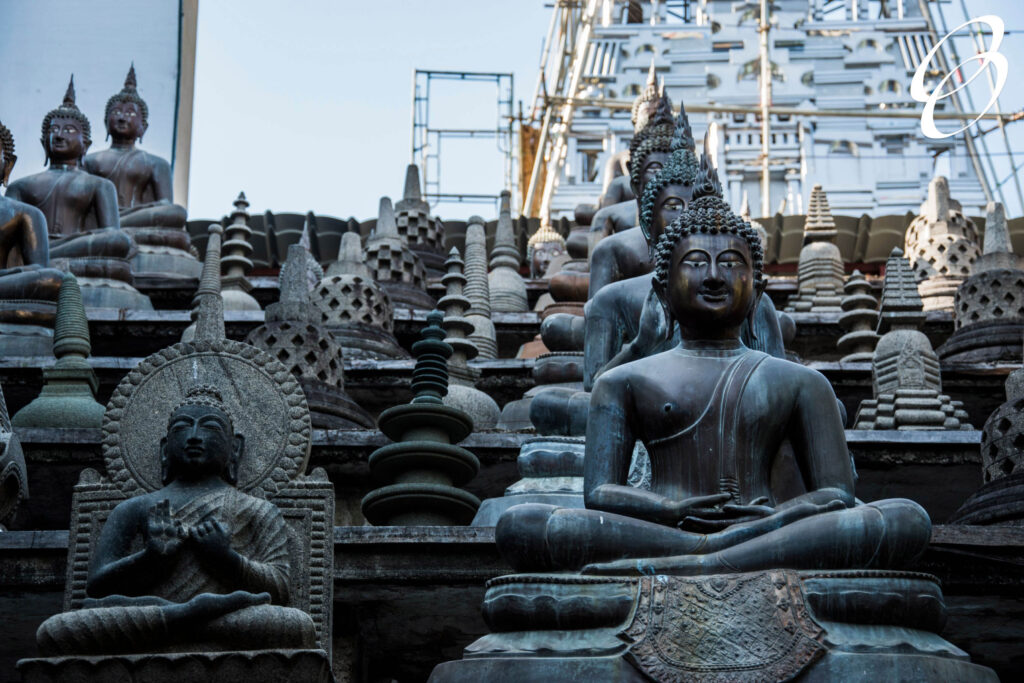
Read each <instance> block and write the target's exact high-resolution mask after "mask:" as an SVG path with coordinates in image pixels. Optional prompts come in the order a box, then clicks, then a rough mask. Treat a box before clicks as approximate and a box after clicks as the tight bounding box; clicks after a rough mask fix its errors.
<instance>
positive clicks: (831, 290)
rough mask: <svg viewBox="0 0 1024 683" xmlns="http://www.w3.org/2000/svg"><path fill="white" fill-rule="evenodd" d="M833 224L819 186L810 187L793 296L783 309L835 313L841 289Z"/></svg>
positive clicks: (840, 261) (841, 278)
mask: <svg viewBox="0 0 1024 683" xmlns="http://www.w3.org/2000/svg"><path fill="white" fill-rule="evenodd" d="M835 239H836V223H835V220H833V218H832V210H831V209H830V208H829V205H828V197H827V196H826V195H825V191H824V190H822V189H821V185H815V186H814V188H813V189H812V190H811V197H810V201H809V202H808V207H807V220H806V222H805V223H804V246H803V248H802V249H801V250H800V261H799V264H798V266H797V295H796V297H794V298H793V299H791V300H790V302H789V304H788V305H787V306H786V311H789V312H800V313H809V312H814V313H838V312H839V311H841V310H843V309H842V307H841V303H842V296H841V292H842V291H843V256H842V254H840V253H839V247H837V246H836V245H835Z"/></svg>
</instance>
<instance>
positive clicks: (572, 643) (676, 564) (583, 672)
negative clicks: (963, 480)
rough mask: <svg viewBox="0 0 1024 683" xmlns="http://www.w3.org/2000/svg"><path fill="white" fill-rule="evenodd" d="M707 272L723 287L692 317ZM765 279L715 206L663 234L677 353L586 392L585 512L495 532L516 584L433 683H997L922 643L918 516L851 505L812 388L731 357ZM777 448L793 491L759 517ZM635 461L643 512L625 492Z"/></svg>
mask: <svg viewBox="0 0 1024 683" xmlns="http://www.w3.org/2000/svg"><path fill="white" fill-rule="evenodd" d="M698 212H699V213H701V214H702V215H703V216H704V217H705V218H706V219H707V220H697V219H696V217H695V214H697V213H698ZM708 262H713V263H717V264H719V265H720V268H719V270H718V274H717V276H716V278H715V280H716V281H719V282H718V284H715V285H714V289H710V290H708V293H707V295H705V296H695V295H694V294H693V291H694V290H695V289H696V288H697V287H698V286H702V285H701V284H700V283H701V282H704V283H705V284H704V285H703V286H705V287H710V286H711V285H710V284H708V282H707V280H708V276H707V275H706V274H705V272H704V269H703V266H705V265H706V264H707V263H708ZM725 264H732V265H729V266H726V265H725ZM762 267H763V264H762V256H761V244H760V240H759V238H758V237H757V234H756V232H755V231H754V230H753V229H752V228H751V227H750V226H749V224H747V223H744V222H742V221H740V220H739V217H738V216H735V215H734V214H732V212H731V210H730V209H729V207H728V205H726V204H725V202H724V201H722V199H721V198H719V197H714V196H702V197H699V198H697V199H695V200H694V202H693V204H692V205H691V206H689V207H687V209H686V210H685V211H683V213H682V214H681V216H680V217H679V218H677V219H676V220H674V221H673V222H672V223H671V224H670V225H669V226H668V227H667V229H666V231H665V233H664V234H663V235H662V237H661V239H660V240H659V243H658V250H657V258H656V266H655V271H654V281H655V291H656V292H657V295H658V296H659V297H660V298H661V300H662V301H663V302H664V304H665V306H666V308H667V309H668V315H670V316H671V318H672V319H673V320H678V321H681V322H682V321H685V323H684V324H681V325H680V327H681V328H682V329H681V337H680V340H681V341H680V344H679V345H678V346H677V347H674V348H672V349H670V350H667V351H664V352H662V353H658V354H655V355H653V356H649V357H646V358H643V359H641V360H637V361H634V362H632V363H626V364H624V365H621V366H618V367H615V368H613V369H611V370H609V371H607V372H605V373H604V374H602V375H601V376H600V377H599V378H598V379H597V381H596V382H595V384H594V389H593V392H592V394H591V404H590V410H589V415H588V418H587V434H586V456H585V459H584V469H585V477H584V488H585V494H584V495H585V499H586V505H587V507H586V508H585V509H578V508H564V507H558V506H556V505H548V504H541V503H526V504H523V505H515V506H512V507H510V508H508V509H507V510H506V511H505V512H504V514H502V515H501V517H500V518H499V519H498V522H497V526H496V528H495V542H496V544H497V546H498V550H499V551H500V552H501V554H502V556H503V557H504V559H505V560H506V561H507V562H508V563H509V564H510V565H511V566H512V568H513V571H514V572H515V573H513V574H510V575H506V576H499V577H497V578H494V579H491V580H490V581H488V583H487V592H486V594H485V597H484V600H483V606H482V612H483V616H484V620H485V621H486V622H487V625H488V627H489V629H490V632H489V633H488V634H486V635H484V636H483V637H481V638H479V639H478V640H476V641H475V642H474V643H472V644H471V645H469V646H468V647H467V648H466V649H465V650H464V657H463V658H462V659H460V660H455V661H449V662H445V663H443V664H440V665H438V666H437V667H435V669H434V671H433V673H432V675H431V678H430V680H431V681H433V682H434V683H443V682H449V681H484V680H486V681H499V682H500V681H510V682H511V681H539V680H551V681H555V680H559V681H560V680H594V681H641V680H654V681H686V680H703V681H726V680H728V681H783V680H791V679H796V678H797V677H799V678H800V680H804V681H838V680H842V681H847V680H872V681H875V680H953V679H956V680H972V681H995V680H997V677H996V675H995V673H994V672H993V671H991V670H989V669H986V668H984V667H981V666H978V665H975V664H972V663H970V660H969V657H968V656H967V654H966V653H965V652H963V651H962V650H960V649H958V648H957V647H955V646H953V645H952V644H950V643H948V642H946V641H945V640H943V639H942V638H941V637H940V636H939V635H938V634H939V632H940V631H941V629H942V627H943V625H944V623H945V621H946V613H945V606H944V603H943V598H942V592H941V590H940V588H939V583H938V579H937V578H936V577H934V576H931V575H928V574H921V573H917V572H910V571H905V570H906V568H907V567H908V566H911V565H912V563H913V562H914V561H915V559H916V558H917V557H918V556H920V555H921V553H922V552H924V550H925V549H926V548H927V546H928V543H929V538H930V536H931V522H930V520H929V517H928V514H927V513H926V512H925V511H924V509H923V508H922V507H921V506H919V505H918V504H917V503H914V502H912V501H910V500H906V499H886V500H875V501H871V502H868V503H861V502H860V501H859V500H857V499H856V498H855V496H854V474H853V468H852V463H851V459H850V457H849V452H848V447H847V443H846V438H845V435H844V430H843V424H842V420H841V416H840V411H839V408H838V404H837V401H836V396H835V393H834V392H833V390H832V387H831V386H830V384H829V382H828V381H827V380H826V379H825V377H824V376H822V375H821V374H820V373H818V372H817V371H815V370H813V369H810V368H807V367H804V366H801V365H799V364H796V363H792V362H789V361H786V360H783V359H780V358H775V357H772V356H769V355H768V354H765V353H763V352H760V351H755V350H752V349H749V348H747V347H746V346H744V345H743V344H742V343H741V341H740V327H741V325H742V323H743V321H744V320H745V319H746V318H747V316H748V315H749V314H750V312H751V311H752V310H753V307H754V306H755V305H756V296H757V295H759V294H755V292H757V293H759V292H760V291H761V287H762V277H763V272H762ZM787 436H789V437H790V441H791V444H792V447H793V449H794V451H795V455H796V458H795V461H796V463H798V467H799V469H800V474H801V475H802V476H801V480H802V482H803V486H802V488H801V492H799V493H795V494H794V495H792V496H789V497H786V498H782V499H776V498H775V497H774V496H775V494H774V493H773V488H772V485H771V481H770V478H771V477H770V474H769V473H770V470H771V469H772V468H771V463H772V461H773V460H774V459H775V457H776V455H777V453H778V452H779V448H780V446H782V442H783V440H784V439H785V438H786V437H787ZM637 440H639V441H641V442H642V443H643V444H644V445H645V446H646V448H647V450H648V452H649V454H650V459H651V464H652V467H651V471H652V483H651V488H650V490H639V489H637V488H634V487H632V486H629V484H628V480H627V479H628V464H629V462H630V460H631V458H632V454H633V451H634V444H635V442H636V441H637ZM692 453H702V454H706V455H707V456H708V457H701V458H693V457H687V456H688V455H690V454H692Z"/></svg>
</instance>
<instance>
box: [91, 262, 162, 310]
mask: <svg viewBox="0 0 1024 683" xmlns="http://www.w3.org/2000/svg"><path fill="white" fill-rule="evenodd" d="M72 272H73V269H72ZM78 285H79V287H81V288H82V304H84V305H85V307H86V308H119V309H126V310H136V311H152V310H153V302H151V301H150V300H149V297H148V296H146V295H145V294H143V293H142V292H140V291H139V290H137V289H135V288H134V287H132V286H131V285H130V284H128V283H126V282H122V281H120V280H112V279H110V278H105V277H78Z"/></svg>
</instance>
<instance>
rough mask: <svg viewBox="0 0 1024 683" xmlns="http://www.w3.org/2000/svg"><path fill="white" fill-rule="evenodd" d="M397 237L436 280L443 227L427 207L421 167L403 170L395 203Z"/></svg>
mask: <svg viewBox="0 0 1024 683" xmlns="http://www.w3.org/2000/svg"><path fill="white" fill-rule="evenodd" d="M395 224H396V226H397V228H398V234H399V235H401V236H402V237H404V238H405V240H406V242H408V243H409V247H410V248H411V249H412V250H413V251H414V252H416V255H417V256H419V257H420V260H421V261H422V262H423V267H424V268H425V269H426V270H427V274H428V275H430V276H432V277H438V276H440V275H441V274H442V273H443V272H444V260H445V259H444V224H443V223H442V222H441V219H440V218H438V217H437V216H431V215H430V204H428V203H427V202H426V201H424V199H423V193H422V191H421V185H420V167H419V166H417V165H416V164H409V165H408V166H407V167H406V169H405V190H404V192H403V193H402V198H401V199H400V200H398V202H397V203H396V204H395Z"/></svg>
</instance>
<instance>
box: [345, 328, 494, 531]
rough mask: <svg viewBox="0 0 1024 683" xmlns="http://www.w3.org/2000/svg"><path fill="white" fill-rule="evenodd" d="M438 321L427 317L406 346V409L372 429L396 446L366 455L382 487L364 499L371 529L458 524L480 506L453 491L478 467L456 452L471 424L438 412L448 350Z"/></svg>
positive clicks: (386, 415)
mask: <svg viewBox="0 0 1024 683" xmlns="http://www.w3.org/2000/svg"><path fill="white" fill-rule="evenodd" d="M443 319H444V316H443V314H442V313H441V311H436V310H435V311H431V312H430V313H429V314H428V315H427V326H426V327H425V328H423V331H422V333H421V335H422V338H421V339H420V340H419V341H418V342H416V343H415V344H413V346H412V352H413V354H414V355H415V356H416V368H415V369H414V370H413V373H412V390H413V392H414V393H415V397H414V398H413V399H412V402H411V403H408V404H406V405H401V406H395V407H394V408H389V409H388V410H385V411H384V412H383V413H381V414H380V417H379V418H377V426H378V428H379V429H380V430H381V431H382V432H384V434H385V435H386V436H387V437H388V438H389V439H391V440H392V441H394V442H395V443H392V444H389V445H387V446H383V447H381V448H378V449H377V450H375V451H374V452H373V453H372V454H370V460H369V464H370V474H371V475H372V476H373V479H374V481H376V482H378V483H380V484H383V486H382V487H381V488H378V489H374V490H373V491H370V492H369V493H368V494H366V496H365V497H364V498H363V502H362V510H363V516H364V517H366V520H367V521H368V522H369V523H370V524H373V525H376V526H433V525H441V526H453V525H464V524H468V523H469V522H470V521H471V520H472V519H473V516H474V515H475V514H476V511H477V508H479V507H480V500H479V499H478V498H477V497H476V496H474V495H473V494H471V493H469V492H467V491H464V490H463V489H461V488H458V487H460V486H462V485H463V484H465V483H466V482H468V481H469V480H470V479H472V478H473V477H474V476H476V473H477V472H478V471H479V469H480V461H479V460H477V457H476V456H475V455H473V454H472V453H470V452H469V451H467V450H466V449H465V448H461V447H460V446H456V445H455V444H457V443H458V442H460V441H462V440H463V439H465V438H466V437H467V436H469V434H470V433H471V432H472V431H473V420H472V419H470V417H469V415H467V414H466V413H464V412H463V411H461V410H459V409H458V408H452V407H451V406H446V405H444V401H443V399H444V396H445V394H446V393H448V363H447V360H448V358H449V357H450V356H451V354H452V347H451V346H449V345H448V344H446V343H445V341H444V337H445V332H444V330H443V329H441V327H440V325H441V322H442V320H443Z"/></svg>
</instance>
